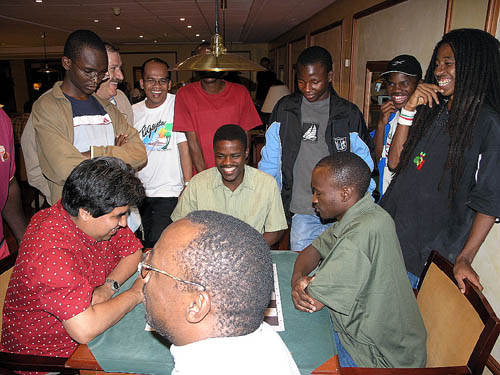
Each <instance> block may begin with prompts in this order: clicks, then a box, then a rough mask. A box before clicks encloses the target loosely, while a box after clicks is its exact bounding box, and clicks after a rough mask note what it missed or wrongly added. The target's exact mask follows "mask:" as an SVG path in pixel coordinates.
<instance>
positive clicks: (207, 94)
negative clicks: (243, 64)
mask: <svg viewBox="0 0 500 375" xmlns="http://www.w3.org/2000/svg"><path fill="white" fill-rule="evenodd" d="M197 74H198V75H199V76H200V77H201V79H200V81H198V82H194V83H191V84H189V85H187V86H185V87H182V88H181V89H179V91H178V92H177V95H176V99H175V114H174V126H173V130H174V131H178V132H185V133H186V138H187V141H188V146H189V152H190V154H191V159H192V161H193V165H194V167H195V168H196V171H197V172H201V171H203V170H205V169H208V168H212V167H215V159H214V149H213V143H212V142H213V139H214V134H215V131H216V130H217V129H219V128H220V127H221V126H222V125H225V124H235V125H239V126H241V127H242V128H243V129H244V130H245V131H248V130H250V129H253V128H255V127H256V126H259V125H260V124H262V121H261V119H260V117H259V114H258V113H257V110H256V109H255V106H254V104H253V102H252V99H251V98H250V94H249V93H248V90H247V89H246V88H245V87H244V86H242V85H238V84H236V83H231V82H227V81H224V80H222V79H221V77H222V73H221V72H197Z"/></svg>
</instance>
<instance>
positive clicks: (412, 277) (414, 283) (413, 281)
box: [407, 271, 420, 289]
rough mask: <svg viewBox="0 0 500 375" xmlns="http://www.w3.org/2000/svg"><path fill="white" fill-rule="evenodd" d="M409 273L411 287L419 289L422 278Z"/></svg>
mask: <svg viewBox="0 0 500 375" xmlns="http://www.w3.org/2000/svg"><path fill="white" fill-rule="evenodd" d="M407 273H408V280H410V285H411V287H412V288H413V289H417V286H418V282H419V280H420V277H417V276H415V275H414V274H412V273H411V272H409V271H408V272H407Z"/></svg>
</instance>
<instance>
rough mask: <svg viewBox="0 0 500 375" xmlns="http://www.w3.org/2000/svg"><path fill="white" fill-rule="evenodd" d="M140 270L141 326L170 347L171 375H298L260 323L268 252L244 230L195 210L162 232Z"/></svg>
mask: <svg viewBox="0 0 500 375" xmlns="http://www.w3.org/2000/svg"><path fill="white" fill-rule="evenodd" d="M139 268H140V270H141V275H142V277H143V278H144V282H145V285H144V288H143V290H144V304H145V307H146V320H147V321H148V323H149V325H151V326H152V327H153V328H154V329H155V330H156V332H157V333H159V334H160V335H162V336H164V337H165V338H167V339H168V340H169V341H170V342H171V343H172V345H171V347H170V352H171V354H172V356H173V357H174V362H175V368H174V370H173V371H172V374H176V375H187V374H218V375H229V374H231V375H232V374H243V375H247V374H281V375H292V374H299V370H298V369H297V365H296V364H295V362H294V360H293V358H292V356H291V354H290V352H289V350H288V349H287V347H286V345H285V344H284V342H283V341H282V340H281V338H280V336H279V335H278V333H277V332H276V331H274V330H273V329H272V328H271V327H270V326H269V325H268V324H267V323H265V322H263V319H264V311H265V310H266V307H267V305H268V304H269V299H270V297H271V292H272V289H273V270H272V260H271V253H270V251H269V246H268V245H267V243H266V241H264V239H263V238H262V236H261V235H260V234H259V233H258V232H257V231H256V230H255V229H253V228H252V227H250V226H249V225H248V224H246V223H244V222H243V221H241V220H238V219H236V218H234V217H232V216H229V215H225V214H221V213H218V212H214V211H193V212H191V213H190V214H188V215H187V216H186V217H185V218H184V219H181V220H179V221H177V222H175V223H173V224H171V225H170V226H169V227H168V228H167V229H165V231H164V232H163V234H162V236H161V237H160V240H159V241H158V242H157V244H156V246H155V247H154V249H153V250H152V251H151V252H150V254H148V256H147V257H146V258H145V259H144V261H143V262H142V263H140V266H139Z"/></svg>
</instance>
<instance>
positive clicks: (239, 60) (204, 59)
mask: <svg viewBox="0 0 500 375" xmlns="http://www.w3.org/2000/svg"><path fill="white" fill-rule="evenodd" d="M172 70H177V71H186V70H187V71H193V70H195V71H196V70H197V71H206V72H230V71H253V72H256V71H263V70H266V69H265V68H264V67H263V66H261V65H259V64H257V63H254V62H253V61H251V60H248V59H246V58H244V57H242V56H239V55H235V54H231V53H228V54H226V48H225V47H224V44H223V42H222V37H221V36H220V35H219V34H215V35H214V36H213V37H212V46H211V48H210V53H208V54H203V55H194V56H191V57H189V58H188V59H186V60H184V61H182V62H180V63H179V64H177V65H176V66H175V67H174V68H172Z"/></svg>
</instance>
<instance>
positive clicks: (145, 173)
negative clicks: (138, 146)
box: [132, 58, 192, 247]
mask: <svg viewBox="0 0 500 375" xmlns="http://www.w3.org/2000/svg"><path fill="white" fill-rule="evenodd" d="M142 77H143V78H142V79H141V81H140V83H141V88H142V89H143V90H144V92H145V93H146V99H144V100H143V101H141V102H139V103H136V104H134V105H133V106H132V108H133V110H134V119H135V121H134V127H135V128H136V129H137V131H138V132H139V137H140V138H141V139H142V141H143V142H144V146H145V147H146V152H147V154H148V164H147V165H146V167H144V168H143V169H142V170H141V171H139V172H138V174H137V175H138V177H139V178H140V179H141V181H142V183H143V184H144V187H145V189H146V198H145V199H144V201H143V203H142V205H141V207H139V212H140V213H141V220H142V226H143V234H144V238H143V245H144V246H145V247H153V246H154V244H155V243H156V241H157V240H158V238H159V237H160V235H161V232H162V231H163V229H165V227H166V226H167V225H169V224H170V223H171V222H172V221H171V219H170V215H171V214H172V211H173V210H174V208H175V206H176V205H177V198H178V197H179V195H180V193H181V192H182V190H183V189H184V186H185V185H187V183H188V182H189V180H190V179H191V175H192V164H191V157H190V155H189V148H188V144H187V140H186V136H185V135H184V133H182V132H181V133H179V132H173V131H172V125H173V122H174V103H175V95H172V94H169V93H168V90H169V89H170V85H171V81H170V73H169V71H168V64H167V63H166V62H165V61H163V60H161V59H158V58H152V59H149V60H146V61H145V62H144V64H143V65H142Z"/></svg>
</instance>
